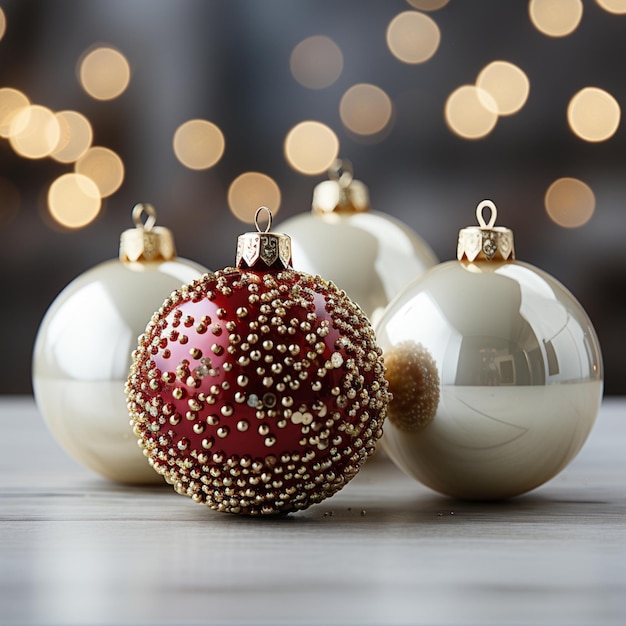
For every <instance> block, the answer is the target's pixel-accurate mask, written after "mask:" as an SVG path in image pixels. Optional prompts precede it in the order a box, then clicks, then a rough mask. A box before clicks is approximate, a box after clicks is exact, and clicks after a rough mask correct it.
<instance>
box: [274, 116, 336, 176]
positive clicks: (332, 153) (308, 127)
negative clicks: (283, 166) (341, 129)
mask: <svg viewBox="0 0 626 626" xmlns="http://www.w3.org/2000/svg"><path fill="white" fill-rule="evenodd" d="M284 150H285V158H286V159H287V163H289V165H291V167H292V168H293V169H295V170H296V171H298V172H300V173H302V174H309V175H315V174H321V173H322V172H325V171H327V170H328V168H329V167H330V166H331V164H332V163H333V162H334V161H335V159H336V158H337V155H338V154H339V139H337V135H335V133H334V132H333V131H332V130H331V129H330V128H329V127H328V126H326V125H325V124H322V123H321V122H315V121H312V120H307V121H305V122H300V123H299V124H296V125H295V126H294V127H293V128H292V129H291V130H290V131H289V133H287V137H286V138H285V145H284Z"/></svg>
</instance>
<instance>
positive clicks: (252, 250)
mask: <svg viewBox="0 0 626 626" xmlns="http://www.w3.org/2000/svg"><path fill="white" fill-rule="evenodd" d="M263 212H265V213H266V214H267V225H266V227H265V229H264V230H261V227H260V225H259V217H260V215H261V213H263ZM254 225H255V226H256V232H255V233H244V234H243V235H239V238H238V239H237V267H238V268H240V269H252V270H261V271H267V270H284V269H291V237H289V235H285V234H283V233H270V232H269V231H270V228H271V227H272V212H271V211H270V210H269V209H268V208H267V207H266V206H262V207H259V208H258V209H257V211H256V213H255V215H254Z"/></svg>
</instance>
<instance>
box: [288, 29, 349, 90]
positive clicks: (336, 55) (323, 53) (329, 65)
mask: <svg viewBox="0 0 626 626" xmlns="http://www.w3.org/2000/svg"><path fill="white" fill-rule="evenodd" d="M289 67H290V69H291V74H292V75H293V77H294V78H295V79H296V80H297V81H298V82H299V83H300V84H301V85H303V86H304V87H308V88H309V89H324V88H325V87H329V86H330V85H332V84H333V83H334V82H335V81H336V80H337V79H338V78H339V76H340V75H341V72H342V71H343V54H342V53H341V49H340V48H339V46H338V45H337V44H336V43H335V42H334V41H333V40H332V39H330V37H325V36H324V35H314V36H313V37H308V38H307V39H303V40H302V41H301V42H300V43H299V44H298V45H297V46H296V47H295V48H294V49H293V52H292V53H291V57H290V59H289Z"/></svg>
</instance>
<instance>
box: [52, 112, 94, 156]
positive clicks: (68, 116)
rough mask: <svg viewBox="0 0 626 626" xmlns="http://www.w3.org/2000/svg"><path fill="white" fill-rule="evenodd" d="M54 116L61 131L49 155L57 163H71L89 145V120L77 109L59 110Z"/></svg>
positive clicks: (91, 134) (91, 138)
mask: <svg viewBox="0 0 626 626" xmlns="http://www.w3.org/2000/svg"><path fill="white" fill-rule="evenodd" d="M56 118H57V121H58V123H59V128H60V131H61V133H60V139H59V142H58V144H57V145H56V147H55V148H54V151H53V152H52V154H51V155H50V156H51V157H52V158H53V159H54V160H55V161H58V162H59V163H73V162H74V161H76V160H78V159H79V158H80V157H81V156H83V154H85V152H87V150H88V149H89V147H90V146H91V142H92V140H93V129H92V128H91V124H90V123H89V120H88V119H87V118H86V117H85V116H84V115H82V114H81V113H78V112H77V111H59V112H58V113H57V114H56Z"/></svg>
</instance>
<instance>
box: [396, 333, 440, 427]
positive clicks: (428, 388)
mask: <svg viewBox="0 0 626 626" xmlns="http://www.w3.org/2000/svg"><path fill="white" fill-rule="evenodd" d="M385 366H386V368H387V380H388V381H389V390H390V391H391V394H392V396H393V400H392V401H391V403H390V404H389V407H388V410H387V416H388V418H389V421H390V422H391V423H392V424H393V425H394V426H395V427H396V428H398V429H399V430H402V431H404V432H415V431H417V430H421V429H422V428H425V427H426V426H428V424H430V422H432V420H433V419H434V417H435V415H436V413H437V406H438V405H439V374H438V372H437V364H436V363H435V360H434V359H433V357H432V355H431V354H430V353H429V352H428V350H426V348H425V347H424V346H423V345H422V344H421V343H418V342H415V341H411V340H407V341H403V342H401V343H399V344H398V345H397V346H394V347H393V348H392V349H391V350H389V351H388V352H387V353H386V354H385Z"/></svg>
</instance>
